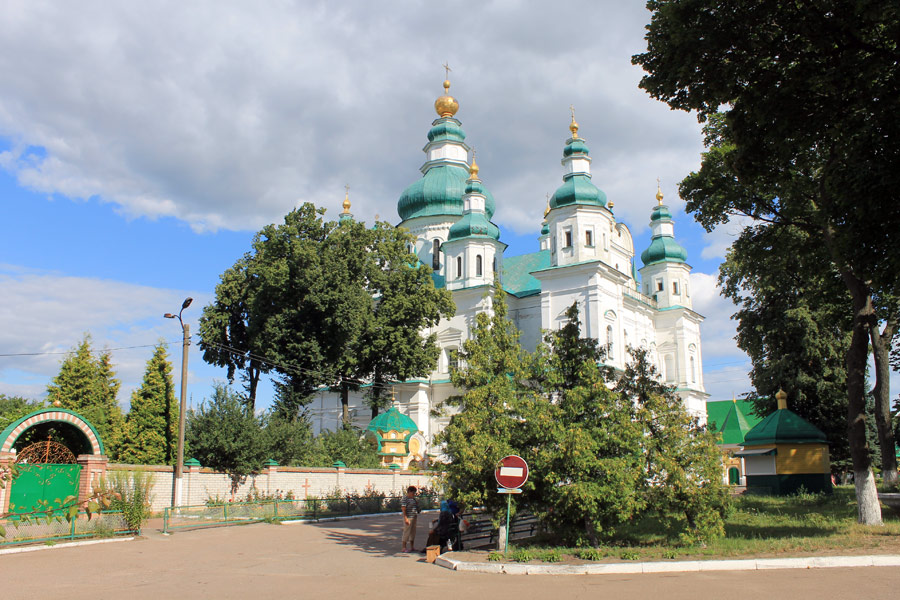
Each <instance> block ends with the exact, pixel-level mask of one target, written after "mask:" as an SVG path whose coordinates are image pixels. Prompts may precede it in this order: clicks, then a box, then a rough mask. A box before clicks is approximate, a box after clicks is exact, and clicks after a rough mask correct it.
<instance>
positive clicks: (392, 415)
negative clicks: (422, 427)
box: [366, 406, 419, 433]
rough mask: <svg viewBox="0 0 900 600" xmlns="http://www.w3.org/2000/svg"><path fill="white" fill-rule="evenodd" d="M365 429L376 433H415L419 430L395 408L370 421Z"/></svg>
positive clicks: (414, 423) (413, 422)
mask: <svg viewBox="0 0 900 600" xmlns="http://www.w3.org/2000/svg"><path fill="white" fill-rule="evenodd" d="M366 429H368V430H369V431H374V432H376V433H377V432H379V431H409V432H410V433H415V432H416V431H418V430H419V426H418V425H416V422H415V421H413V420H412V419H411V418H409V417H408V416H406V415H404V414H403V413H401V412H400V411H399V410H397V407H396V406H392V407H391V408H390V409H388V410H387V411H385V412H383V413H381V414H380V415H378V416H377V417H375V418H374V419H372V421H371V422H370V423H369V426H368V427H367V428H366Z"/></svg>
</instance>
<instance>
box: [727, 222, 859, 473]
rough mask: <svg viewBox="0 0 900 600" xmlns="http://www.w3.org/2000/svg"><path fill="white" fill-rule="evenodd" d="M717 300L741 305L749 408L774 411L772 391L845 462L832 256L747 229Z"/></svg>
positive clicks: (790, 238)
mask: <svg viewBox="0 0 900 600" xmlns="http://www.w3.org/2000/svg"><path fill="white" fill-rule="evenodd" d="M719 284H720V286H721V290H722V294H723V295H724V296H726V297H728V298H730V299H731V300H732V301H733V302H734V303H735V304H736V305H737V307H738V311H737V312H736V313H735V314H734V316H733V318H734V319H736V320H737V321H738V326H737V344H738V347H739V348H741V350H743V351H744V352H746V353H747V355H748V356H749V357H750V360H751V363H752V365H753V367H752V370H751V371H750V380H751V382H752V384H753V387H754V391H753V394H752V397H753V398H754V408H755V409H756V412H757V413H758V414H760V415H767V414H769V413H770V412H772V411H773V410H775V400H774V399H775V393H776V392H777V391H778V390H779V389H781V388H783V389H784V390H785V391H787V392H788V394H789V397H790V399H789V402H790V408H791V410H793V411H794V412H796V413H798V414H799V415H801V416H803V417H804V418H806V419H807V420H809V421H810V422H811V423H813V424H814V425H816V426H817V427H818V428H819V429H821V430H822V431H824V432H825V434H826V436H827V437H828V441H829V442H831V447H830V451H831V458H832V461H845V460H847V459H848V457H849V447H848V444H847V370H846V366H845V363H844V358H845V356H846V354H847V349H848V348H849V345H850V327H851V316H850V314H849V311H847V309H846V307H847V304H848V302H849V294H848V292H847V290H846V288H845V287H844V285H843V282H842V281H841V279H840V276H839V275H838V273H837V272H836V271H835V270H834V268H833V267H832V265H831V261H830V259H829V257H828V256H827V255H826V254H825V253H824V252H823V250H822V248H821V247H820V246H816V245H814V244H812V243H811V241H810V236H809V234H807V233H806V232H804V231H803V230H802V229H800V228H797V227H791V226H784V227H772V226H770V225H768V224H759V225H755V226H753V227H748V228H746V229H745V230H744V231H743V232H741V234H740V236H739V237H738V239H737V240H735V242H734V243H733V244H732V247H731V249H730V250H729V252H728V255H727V257H726V259H725V262H723V263H722V265H721V267H720V271H719Z"/></svg>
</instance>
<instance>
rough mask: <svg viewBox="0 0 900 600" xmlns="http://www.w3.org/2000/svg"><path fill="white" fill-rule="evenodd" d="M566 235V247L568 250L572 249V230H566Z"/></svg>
mask: <svg viewBox="0 0 900 600" xmlns="http://www.w3.org/2000/svg"><path fill="white" fill-rule="evenodd" d="M564 233H565V237H566V245H565V247H566V248H571V247H572V230H571V229H566V231H565V232H564Z"/></svg>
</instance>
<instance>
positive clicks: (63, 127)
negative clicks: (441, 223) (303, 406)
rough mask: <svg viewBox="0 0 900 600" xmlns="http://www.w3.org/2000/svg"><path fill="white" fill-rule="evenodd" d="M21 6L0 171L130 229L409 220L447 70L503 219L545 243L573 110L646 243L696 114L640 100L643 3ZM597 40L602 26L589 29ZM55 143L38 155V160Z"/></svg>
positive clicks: (599, 173) (608, 185)
mask: <svg viewBox="0 0 900 600" xmlns="http://www.w3.org/2000/svg"><path fill="white" fill-rule="evenodd" d="M448 10H450V9H448V8H447V7H446V6H445V5H437V4H426V5H422V6H419V7H415V8H413V7H410V6H408V5H406V4H401V3H390V2H388V3H371V2H362V1H357V2H343V3H333V2H324V1H322V2H296V3H290V2H287V3H278V4H275V3H268V4H266V5H265V8H264V10H260V7H258V6H256V5H250V4H245V3H239V2H211V1H209V2H193V3H189V4H184V3H180V2H154V3H145V4H134V3H104V2H84V3H78V4H77V5H75V4H71V5H70V4H59V3H49V2H41V1H39V0H29V1H28V2H19V3H15V2H14V3H12V4H11V5H9V6H7V8H6V9H5V13H4V19H2V20H0V135H2V136H5V137H7V138H9V139H11V140H12V141H13V148H12V150H11V151H10V152H9V153H6V154H5V155H4V156H2V157H0V165H2V167H3V168H5V169H7V170H8V171H10V172H12V173H14V174H15V176H16V177H17V178H18V180H19V182H20V183H21V184H22V185H25V186H28V187H30V188H33V189H35V190H38V191H41V192H45V193H58V194H62V195H64V196H68V197H70V198H81V199H88V198H99V199H100V201H104V202H111V203H113V204H115V205H117V206H118V207H119V209H120V210H121V212H122V213H123V214H124V215H126V216H129V217H135V216H146V217H151V218H153V217H160V216H173V217H176V218H179V219H182V220H184V221H186V222H188V223H190V224H191V226H192V227H194V228H195V229H197V230H215V229H217V228H231V229H247V228H249V229H256V228H258V227H259V226H260V225H262V224H264V223H267V222H273V221H276V220H278V219H279V218H280V217H281V216H282V215H283V214H284V213H285V212H287V211H288V210H289V209H290V208H292V207H293V206H295V205H296V204H298V203H299V202H301V201H307V200H308V201H312V202H315V203H317V204H320V205H323V206H328V207H331V208H332V209H333V210H338V207H339V204H340V201H341V200H342V197H343V193H342V192H343V189H342V188H343V185H344V183H349V184H350V185H351V188H352V192H351V197H352V200H353V211H354V213H355V214H357V215H358V216H359V217H361V218H364V219H367V220H370V219H372V218H373V217H374V215H375V214H376V213H377V214H380V215H381V216H382V217H383V218H388V219H396V200H397V198H398V197H399V195H400V193H401V191H402V190H403V188H404V187H405V186H406V185H408V184H410V183H412V182H413V181H414V180H415V179H417V178H418V177H419V176H420V174H419V173H418V171H417V168H418V166H419V165H420V164H421V163H422V161H423V159H424V156H423V155H422V153H421V152H420V149H421V148H422V146H423V145H424V143H425V134H426V132H427V130H428V127H429V124H430V122H431V120H432V119H433V118H434V116H435V115H434V112H433V110H432V108H431V106H432V103H433V101H434V98H435V97H436V96H437V95H439V93H440V92H441V88H440V82H441V80H442V79H443V74H444V73H443V70H442V69H441V68H440V66H439V65H440V64H441V63H442V62H444V61H445V60H449V61H450V63H451V66H452V67H453V69H454V70H453V73H452V74H451V79H452V81H453V88H452V93H454V95H456V97H457V98H458V99H459V101H460V105H461V108H460V112H459V115H458V116H459V118H460V119H461V120H462V121H463V126H464V128H465V129H466V131H467V133H468V135H469V138H468V141H469V142H470V143H471V145H473V146H474V147H475V148H477V149H478V153H479V162H480V163H481V165H482V175H483V178H484V181H485V184H486V185H487V186H488V187H489V188H490V189H491V190H492V191H493V192H494V194H495V196H496V197H497V201H498V211H497V215H496V220H497V221H498V222H500V223H502V224H504V225H506V226H509V227H511V228H512V229H514V230H515V231H516V232H519V233H524V232H526V231H537V229H538V228H539V227H540V220H541V215H542V212H543V208H544V203H545V194H546V193H547V192H552V191H553V190H554V189H555V188H556V187H557V186H558V185H559V183H560V178H561V175H562V170H561V167H560V165H559V159H560V158H561V153H562V148H563V144H564V142H565V138H566V137H567V135H568V130H567V125H568V121H569V115H568V106H569V105H570V104H574V105H575V107H576V111H577V119H578V121H579V122H580V123H581V132H580V133H581V134H582V135H583V136H584V137H585V138H586V139H587V140H588V143H589V144H590V147H591V149H592V156H593V159H594V163H593V168H594V172H595V178H594V180H595V182H596V183H597V185H598V186H599V187H600V188H601V189H603V190H604V191H606V192H607V194H608V196H609V198H610V200H612V201H613V202H615V203H616V207H617V208H616V212H617V213H618V214H619V215H620V217H622V218H624V219H625V221H626V222H628V223H629V225H631V226H632V227H633V228H634V229H635V231H636V232H637V231H639V230H641V229H643V227H644V226H645V221H646V219H647V213H648V210H649V207H650V206H652V204H653V202H654V201H653V194H654V192H655V187H654V184H655V178H656V177H657V176H659V177H661V178H662V181H663V184H664V191H666V193H667V198H668V200H669V201H670V203H671V204H672V205H674V206H676V208H677V207H678V206H680V201H679V200H677V198H676V194H675V193H674V185H675V183H676V182H677V181H679V180H680V179H681V178H683V177H684V175H685V174H687V172H688V171H690V170H691V169H693V168H695V167H696V163H697V161H698V157H699V152H700V149H701V144H700V134H699V129H698V126H697V123H696V122H695V120H694V118H693V117H692V116H690V115H687V114H683V113H675V112H672V111H670V110H669V109H668V107H666V106H665V105H663V104H661V103H659V102H656V101H654V100H652V99H650V98H649V97H648V96H647V95H646V94H645V93H644V92H643V91H641V90H639V89H638V88H637V83H638V81H639V80H640V77H641V71H640V69H639V68H637V67H634V66H632V65H631V64H630V57H631V55H632V54H633V53H636V52H640V51H641V50H642V49H643V47H644V42H643V34H644V30H643V27H644V24H645V23H646V22H647V20H648V18H649V13H648V12H647V11H646V10H644V8H643V6H642V5H641V3H638V2H635V3H621V2H617V1H613V0H606V1H602V2H587V1H583V2H573V3H567V4H565V5H561V4H544V3H536V2H524V1H523V2H515V1H495V2H488V3H484V2H475V1H474V0H473V1H471V2H459V3H456V4H454V6H453V8H452V10H450V12H449V13H448ZM599 30H602V32H603V33H602V35H599V34H597V33H595V32H597V31H599ZM35 147H37V148H40V149H43V150H42V151H40V152H38V153H33V152H31V151H30V149H33V148H35Z"/></svg>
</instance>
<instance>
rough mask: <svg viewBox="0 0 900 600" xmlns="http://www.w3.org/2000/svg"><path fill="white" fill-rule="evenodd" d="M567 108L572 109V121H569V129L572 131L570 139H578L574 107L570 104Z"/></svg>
mask: <svg viewBox="0 0 900 600" xmlns="http://www.w3.org/2000/svg"><path fill="white" fill-rule="evenodd" d="M569 110H571V111H572V122H571V123H569V131H571V132H572V139H578V123H576V122H575V107H574V106H570V107H569Z"/></svg>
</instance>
